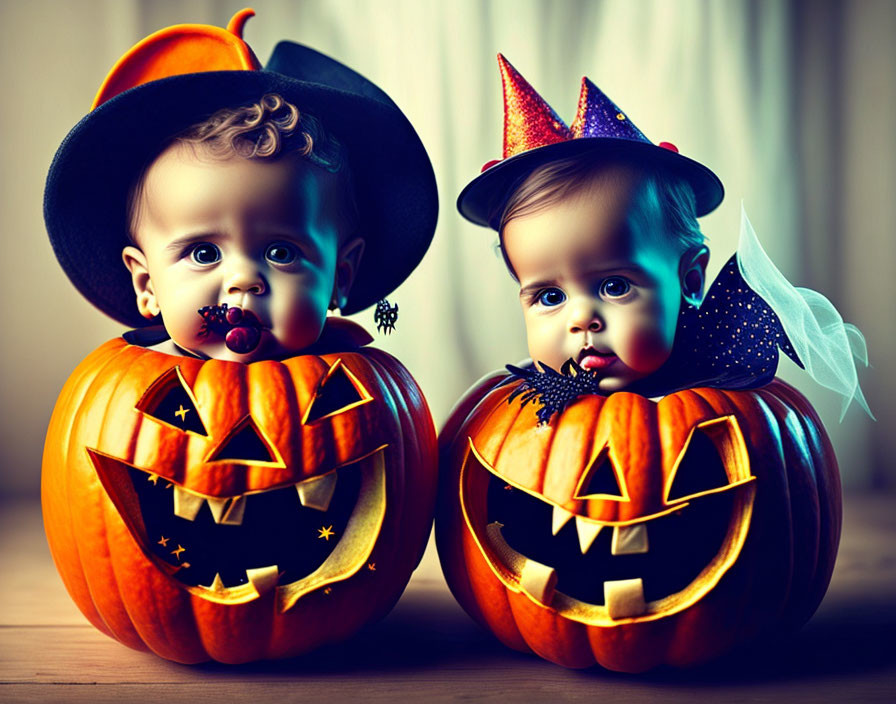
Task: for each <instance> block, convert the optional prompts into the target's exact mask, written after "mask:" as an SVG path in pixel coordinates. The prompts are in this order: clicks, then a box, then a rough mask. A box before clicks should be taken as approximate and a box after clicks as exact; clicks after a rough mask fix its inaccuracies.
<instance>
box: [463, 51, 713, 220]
mask: <svg viewBox="0 0 896 704" xmlns="http://www.w3.org/2000/svg"><path fill="white" fill-rule="evenodd" d="M498 67H499V69H500V72H501V83H502V86H503V89H504V152H503V157H502V158H501V159H497V160H495V161H490V162H488V163H487V164H486V165H485V166H484V167H483V168H482V173H481V174H480V175H479V176H477V177H476V178H475V179H473V180H472V181H471V182H470V183H469V184H467V186H466V188H464V190H463V191H462V192H461V194H460V196H459V197H458V199H457V208H458V210H459V211H460V213H461V215H463V216H464V217H465V218H467V220H470V221H471V222H474V223H476V224H477V225H485V226H487V227H491V228H493V229H495V230H497V229H498V227H499V224H500V219H501V214H502V212H503V210H504V204H506V202H507V199H508V197H509V196H510V194H511V193H513V191H514V190H515V189H516V187H517V186H518V185H519V184H520V183H521V182H522V181H523V180H524V179H525V178H526V176H528V175H529V174H530V173H531V172H532V171H533V170H534V169H536V168H538V167H539V166H541V165H543V164H546V163H548V162H551V161H556V160H558V159H565V158H568V157H572V156H577V155H579V154H583V153H586V152H587V153H593V155H594V158H595V159H602V158H613V159H616V160H619V159H622V160H630V161H632V162H633V163H635V164H641V165H644V166H649V167H652V168H660V169H663V170H665V171H668V172H669V173H671V174H673V175H676V176H678V177H679V178H681V179H683V180H684V181H686V182H687V183H689V184H690V185H691V187H692V188H693V189H694V196H695V198H696V202H697V215H698V216H701V215H706V214H707V213H709V212H711V211H713V210H714V209H715V208H716V207H717V206H718V205H719V203H721V202H722V198H723V197H724V192H725V191H724V188H723V186H722V182H721V181H720V180H719V178H718V177H717V176H716V175H715V174H714V173H713V172H712V171H711V170H710V169H708V168H707V167H705V166H703V164H701V163H699V162H697V161H694V160H693V159H689V158H688V157H686V156H683V155H681V154H679V153H678V149H677V148H676V147H675V145H673V144H670V143H668V142H660V143H659V144H658V145H657V144H654V143H653V142H651V141H650V140H649V139H648V138H647V137H646V136H645V135H644V133H643V132H641V130H639V129H638V128H637V127H636V126H635V124H634V123H633V122H632V121H631V120H630V119H629V118H628V116H627V115H626V114H625V112H623V111H622V110H621V109H620V108H619V106H618V105H617V104H616V103H614V102H613V101H612V100H610V98H609V97H607V95H606V94H604V93H603V91H601V90H600V88H598V87H597V86H596V85H594V83H592V82H591V81H590V80H589V79H588V78H583V79H582V89H581V92H580V94H579V105H578V110H577V111H576V116H575V118H574V119H573V121H572V124H571V125H570V126H568V127H567V125H566V124H565V123H564V122H563V120H562V119H560V117H559V116H558V115H557V113H556V112H555V111H554V110H553V108H551V106H550V105H548V103H547V102H546V101H545V100H544V98H542V97H541V96H540V95H539V94H538V92H537V91H536V90H535V89H534V88H533V87H532V86H531V85H530V84H529V83H528V82H527V81H526V79H525V78H523V76H522V75H521V74H520V73H519V71H517V70H516V69H515V68H514V67H513V66H512V65H511V64H510V62H509V61H507V59H505V58H504V57H503V56H502V55H501V54H498Z"/></svg>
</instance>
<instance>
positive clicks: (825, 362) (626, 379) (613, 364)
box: [458, 56, 864, 421]
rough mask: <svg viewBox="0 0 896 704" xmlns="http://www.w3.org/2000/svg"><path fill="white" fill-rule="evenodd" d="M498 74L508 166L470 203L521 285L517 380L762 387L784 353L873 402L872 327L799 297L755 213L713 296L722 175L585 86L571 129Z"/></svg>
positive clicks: (569, 394)
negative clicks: (648, 133) (869, 389)
mask: <svg viewBox="0 0 896 704" xmlns="http://www.w3.org/2000/svg"><path fill="white" fill-rule="evenodd" d="M499 66H500V69H501V76H502V83H503V88H504V102H505V117H504V154H503V157H504V158H503V159H501V160H498V161H493V162H489V163H488V164H486V165H485V167H483V172H482V173H481V174H480V175H479V176H478V177H477V178H475V179H474V180H473V181H471V182H470V183H469V184H468V185H467V187H466V188H465V189H464V190H463V191H462V193H461V194H460V196H459V198H458V209H459V210H460V212H461V214H462V215H463V216H464V217H466V218H467V219H468V220H470V221H472V222H474V223H477V224H480V225H486V226H489V227H492V228H493V229H495V230H497V232H498V236H499V242H500V250H501V253H502V255H503V257H504V261H505V263H506V264H507V268H508V269H509V271H510V273H511V275H512V276H513V277H514V279H515V280H516V281H517V282H518V283H519V285H520V294H519V295H520V303H521V305H522V310H523V318H524V320H525V324H526V335H527V339H528V347H529V354H530V355H531V357H532V364H531V365H523V368H522V369H520V368H516V367H508V368H509V370H510V371H511V373H512V374H514V375H516V376H519V377H521V378H523V379H524V381H526V382H527V383H528V384H529V385H530V388H536V389H548V388H552V389H553V391H551V392H550V393H552V394H554V396H555V397H556V398H560V397H562V398H566V399H572V398H574V397H575V396H576V395H577V394H581V393H585V392H588V393H600V394H610V393H612V392H615V391H621V390H628V391H635V392H638V393H641V394H644V395H648V396H658V395H664V394H667V393H671V392H673V391H677V390H680V389H683V388H691V387H696V386H717V387H721V388H729V389H735V388H754V387H758V386H762V385H763V384H765V383H768V382H769V381H771V380H772V378H773V377H774V374H775V371H776V369H777V363H778V350H779V349H780V350H781V351H783V352H784V353H785V354H787V355H788V356H790V357H791V358H792V359H793V360H794V361H795V362H796V363H797V364H798V365H800V366H804V367H805V368H806V370H807V371H808V372H809V373H810V374H811V375H812V376H813V378H815V379H816V381H818V382H819V383H821V384H823V385H825V386H828V387H829V388H833V389H836V390H837V391H839V392H840V393H842V394H843V396H844V398H846V399H847V401H848V400H849V399H852V398H856V399H857V400H859V401H860V403H861V404H862V405H863V407H864V399H863V398H862V396H861V390H860V389H859V386H858V381H857V377H856V372H855V364H854V361H853V354H855V355H856V356H858V357H860V358H863V357H864V344H863V340H862V338H861V334H860V333H858V331H857V330H855V328H854V327H852V326H849V325H846V324H844V323H843V322H842V319H841V318H840V316H839V314H838V313H837V311H836V309H835V308H834V307H833V306H832V305H831V304H830V303H829V302H828V301H827V299H824V297H823V296H821V295H820V294H817V293H815V292H813V291H809V290H808V289H794V288H793V287H792V286H791V285H790V284H789V283H788V282H787V281H786V279H785V278H784V277H783V276H782V275H781V274H780V272H778V270H777V269H775V267H774V265H773V264H772V263H771V261H770V260H768V258H767V257H766V256H765V253H764V252H763V251H762V248H761V247H760V246H759V243H758V241H757V240H756V238H755V235H754V234H753V233H752V228H750V227H749V223H748V222H747V221H746V219H745V218H744V221H743V230H742V233H741V244H740V246H739V249H738V253H737V255H735V256H733V257H731V259H730V260H729V261H728V262H727V264H726V265H725V266H724V267H723V269H722V272H721V273H720V275H719V277H718V278H717V279H716V280H715V282H713V284H712V286H711V287H710V288H709V291H708V293H707V295H706V301H704V289H705V288H706V267H707V264H708V262H709V249H708V248H707V247H706V245H705V244H704V241H703V240H704V237H703V234H702V233H701V231H700V227H699V225H698V223H697V218H698V217H700V216H702V215H705V214H707V213H709V212H711V211H712V210H713V209H715V208H716V207H717V206H718V205H719V203H720V202H721V201H722V198H723V196H724V189H723V187H722V184H721V181H719V179H718V177H717V176H716V175H715V174H713V173H712V171H710V170H709V169H708V168H706V167H705V166H703V165H702V164H700V163H698V162H696V161H694V160H692V159H689V158H687V157H685V156H683V155H681V154H679V153H678V149H677V148H676V147H675V146H674V145H672V144H669V143H667V142H661V143H660V144H658V145H655V144H653V143H652V142H651V141H650V140H648V139H647V138H646V137H645V136H644V134H643V133H642V132H641V131H640V130H639V129H638V128H637V127H635V126H634V125H633V124H632V123H631V121H630V120H629V119H628V117H627V116H626V114H625V113H624V112H623V111H622V110H620V108H619V107H618V106H617V105H616V104H615V103H613V102H612V101H611V100H610V99H609V98H608V97H607V96H606V95H604V94H603V93H602V92H601V91H600V90H599V89H598V88H597V87H596V86H595V85H594V84H593V83H591V81H589V80H588V79H587V78H585V79H583V81H582V91H581V95H580V97H579V106H578V112H577V114H576V117H575V119H574V120H573V122H572V124H571V125H570V126H569V127H567V126H566V125H565V124H564V123H563V121H562V120H561V119H560V118H559V117H558V116H557V114H556V113H555V112H554V111H553V110H552V109H551V107H550V106H549V105H548V104H547V103H546V102H545V101H544V100H543V99H542V98H541V97H540V96H539V95H538V93H537V92H536V91H535V90H534V89H533V88H532V86H530V85H529V84H528V83H527V82H526V81H525V79H524V78H523V77H522V76H521V75H520V74H519V73H518V72H517V71H516V70H515V69H514V68H513V66H511V65H510V63H508V62H507V60H506V59H504V57H503V56H499ZM553 372H560V375H559V376H558V375H556V374H554V375H553V376H552V373H553ZM573 377H575V381H569V379H571V378H573ZM493 381H494V377H487V378H486V379H485V380H483V382H481V383H480V384H478V385H477V386H476V387H475V390H473V391H471V394H469V395H468V397H467V398H465V399H464V400H463V401H462V402H461V404H460V406H459V409H460V410H462V409H463V408H466V406H467V404H470V403H473V402H474V401H475V398H476V397H477V396H478V395H479V394H480V393H481V392H482V391H484V390H487V389H488V388H489V385H490V384H492V383H493ZM558 384H559V386H557V385H558ZM558 394H559V395H558ZM543 398H544V397H543ZM560 406H562V403H561V404H560V405H559V406H558V405H553V406H551V405H550V404H549V405H548V406H546V407H545V409H543V412H542V413H541V415H540V416H539V418H540V420H542V421H544V420H545V419H546V418H548V417H549V416H550V415H551V413H552V412H554V411H556V410H558V409H559V407H560Z"/></svg>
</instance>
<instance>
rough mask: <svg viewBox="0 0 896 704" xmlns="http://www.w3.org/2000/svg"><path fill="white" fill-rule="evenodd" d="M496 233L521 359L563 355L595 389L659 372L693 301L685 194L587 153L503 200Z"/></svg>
mask: <svg viewBox="0 0 896 704" xmlns="http://www.w3.org/2000/svg"><path fill="white" fill-rule="evenodd" d="M499 232H500V237H501V250H502V252H503V254H504V256H505V260H506V262H507V266H508V268H509V269H510V272H511V273H512V274H513V275H514V277H515V278H516V280H517V281H518V282H519V284H520V304H521V305H522V309H523V318H524V320H525V323H526V334H527V338H528V343H529V354H530V355H531V357H532V359H533V360H534V361H535V362H536V363H538V364H540V365H547V366H549V367H551V368H552V369H555V370H556V369H560V368H561V366H562V365H563V363H564V362H565V361H566V360H568V359H573V360H575V361H576V362H577V363H578V364H579V365H580V366H581V367H582V368H583V369H587V370H589V371H592V372H593V373H594V374H595V375H597V376H598V377H599V379H600V381H599V384H598V388H599V389H600V391H602V392H606V393H610V392H612V391H618V390H620V389H623V388H625V387H627V386H628V385H630V384H632V383H633V382H635V381H637V380H639V379H642V378H644V377H645V376H647V375H648V374H651V373H653V372H655V371H656V370H657V369H659V368H660V367H661V366H662V365H663V363H664V362H665V361H666V360H667V359H668V358H669V355H670V353H671V351H672V342H673V340H674V338H675V331H676V327H677V323H678V313H679V308H680V306H681V302H682V300H684V301H686V302H687V303H690V304H692V305H699V303H700V301H701V299H702V297H703V283H704V276H705V271H706V264H707V262H708V260H709V250H708V249H707V247H706V246H705V245H704V244H703V235H702V233H701V232H700V229H699V227H698V226H697V221H696V216H695V207H694V197H693V193H692V191H691V190H690V187H689V186H688V185H687V184H686V183H683V182H682V181H680V180H677V179H674V178H672V177H668V176H665V175H663V174H661V173H659V172H657V171H651V170H648V169H645V168H639V167H638V166H634V165H629V164H624V163H613V162H612V161H611V162H607V161H604V160H601V159H595V158H594V157H593V156H592V155H588V154H586V155H583V156H581V157H578V158H568V159H564V160H560V161H556V162H552V163H549V164H547V165H545V166H542V167H539V168H537V169H536V170H535V171H533V173H532V174H531V175H530V176H529V177H528V178H526V180H525V181H524V182H523V183H522V184H521V185H520V186H519V188H517V189H516V190H515V191H514V192H513V194H512V195H511V196H510V198H509V200H508V203H507V206H506V208H505V209H504V212H503V215H502V216H501V225H500V231H499ZM547 233H550V235H549V236H546V235H547Z"/></svg>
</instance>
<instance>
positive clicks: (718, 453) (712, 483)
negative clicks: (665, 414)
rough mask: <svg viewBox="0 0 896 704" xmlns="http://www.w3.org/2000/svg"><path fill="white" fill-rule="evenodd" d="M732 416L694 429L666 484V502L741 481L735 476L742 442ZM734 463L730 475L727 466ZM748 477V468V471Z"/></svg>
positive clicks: (690, 496)
mask: <svg viewBox="0 0 896 704" xmlns="http://www.w3.org/2000/svg"><path fill="white" fill-rule="evenodd" d="M736 426H737V423H736V421H735V420H734V419H733V418H721V419H715V420H712V421H708V422H706V423H701V424H700V425H698V426H697V427H696V428H694V429H693V430H692V431H691V435H690V437H689V438H688V440H687V443H686V444H685V447H684V450H683V451H682V453H681V455H680V456H679V458H678V461H677V462H676V464H675V469H674V470H673V474H672V476H671V477H670V480H669V482H670V483H667V486H668V491H667V492H666V503H673V502H677V501H683V500H685V499H692V498H695V497H697V496H701V495H703V494H711V493H714V492H716V491H718V490H720V489H724V488H725V487H728V486H730V485H731V484H732V482H735V481H738V480H740V479H741V477H739V476H736V475H737V474H738V473H740V474H743V473H744V471H740V472H739V471H738V465H739V464H747V466H748V461H746V460H741V459H740V455H741V454H742V451H741V450H742V446H743V441H742V440H741V441H740V442H738V437H740V431H739V429H738V428H737V427H736ZM726 465H730V466H731V474H730V475H729V471H728V466H726ZM745 472H746V475H747V476H749V470H748V469H747V470H745Z"/></svg>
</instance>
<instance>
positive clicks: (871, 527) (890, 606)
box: [0, 494, 896, 704]
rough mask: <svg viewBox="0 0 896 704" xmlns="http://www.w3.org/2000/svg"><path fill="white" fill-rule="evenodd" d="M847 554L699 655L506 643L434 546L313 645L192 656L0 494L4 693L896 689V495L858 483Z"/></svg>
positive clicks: (810, 696)
mask: <svg viewBox="0 0 896 704" xmlns="http://www.w3.org/2000/svg"><path fill="white" fill-rule="evenodd" d="M844 512H845V515H844V530H843V539H842V542H841V546H840V554H839V558H838V561H837V569H836V571H835V573H834V579H833V581H832V583H831V586H830V589H829V590H828V594H827V596H826V598H825V601H824V603H823V604H822V605H821V608H820V609H819V611H818V613H817V614H816V615H815V617H814V618H813V619H812V620H811V621H810V622H809V623H808V624H807V625H806V626H805V627H804V628H803V629H802V630H801V631H800V632H799V633H798V634H796V635H795V636H794V637H793V638H792V639H788V640H786V641H784V642H781V643H777V644H765V645H764V646H763V647H759V648H752V649H750V650H748V651H747V652H741V653H738V654H736V655H734V656H729V657H726V658H725V659H724V660H722V661H719V662H716V663H714V664H712V665H709V666H704V667H702V668H700V669H697V670H688V671H672V670H661V671H655V672H652V673H650V674H647V675H639V676H631V675H620V674H616V673H611V672H607V671H605V670H602V669H601V668H597V667H595V668H592V669H590V670H584V671H576V670H565V669H563V668H561V667H558V666H556V665H552V664H551V663H548V662H545V661H542V660H540V659H539V658H537V657H535V656H528V655H523V654H520V653H515V652H513V651H511V650H508V649H507V648H505V647H504V646H502V645H501V644H500V643H499V642H497V641H496V640H494V639H493V638H492V637H491V636H490V635H489V634H487V633H485V632H483V631H482V630H481V629H480V628H479V627H478V626H477V625H476V624H475V623H474V622H473V621H472V620H470V618H469V617H468V616H467V615H466V614H465V613H464V612H463V611H462V610H461V609H460V607H459V606H458V605H457V603H456V602H455V601H454V599H453V598H452V597H451V594H450V593H449V592H448V589H447V587H446V586H445V582H444V580H443V579H442V574H441V570H440V568H439V563H438V558H437V556H436V554H435V549H434V545H433V544H432V543H430V546H429V549H428V550H427V553H426V556H425V557H424V559H423V562H422V564H421V565H420V567H419V569H418V570H417V571H416V572H415V574H414V577H413V579H412V580H411V583H410V585H409V586H408V589H407V590H406V591H405V593H404V596H403V597H402V599H401V601H400V602H399V603H398V605H397V606H396V608H395V609H394V611H393V612H392V613H391V614H390V615H389V616H388V617H387V618H385V619H384V620H383V621H381V622H380V623H378V624H376V625H374V626H371V627H369V628H368V629H367V630H366V631H364V632H362V633H360V634H359V635H358V636H356V637H355V638H354V639H352V640H351V641H349V642H347V643H344V644H341V645H338V646H329V647H326V648H324V649H321V650H319V651H317V652H315V653H312V654H311V655H309V656H305V657H303V658H299V659H294V660H288V661H277V662H267V663H257V664H252V665H244V666H237V667H233V666H224V665H218V664H206V665H200V666H184V665H177V664H175V663H171V662H167V661H165V660H162V659H160V658H158V657H156V656H154V655H152V654H149V653H141V652H137V651H133V650H130V649H129V648H126V647H125V646H123V645H120V644H119V643H117V642H115V641H113V640H111V639H109V638H107V637H106V636H104V635H103V634H101V633H100V632H99V631H97V630H95V629H94V628H93V627H92V626H91V625H90V624H89V623H88V622H87V621H86V620H85V619H84V617H83V616H81V613H80V612H79V611H78V610H77V609H76V608H75V606H74V605H73V604H72V602H71V601H70V600H69V598H68V595H67V594H66V592H65V589H64V588H63V586H62V582H61V580H60V579H59V577H58V575H57V574H56V570H55V568H54V566H53V562H52V560H51V558H50V554H49V551H48V549H47V546H46V541H45V540H44V536H43V527H42V524H41V518H40V506H39V503H38V502H37V501H36V500H30V501H24V500H20V501H15V502H12V501H9V500H7V501H5V502H3V503H2V504H0V556H2V562H0V564H2V565H5V567H4V568H3V584H4V588H3V593H4V597H3V600H2V607H0V702H48V701H59V702H106V701H116V702H131V701H134V702H137V701H139V702H154V701H165V702H181V701H183V702H186V701H190V702H198V701H215V702H219V701H220V702H224V701H245V702H249V701H263V702H268V701H277V702H292V701H296V702H298V701H309V702H311V701H313V702H328V701H346V700H354V701H359V700H360V701H395V700H401V701H435V702H439V701H448V700H472V701H510V702H530V701H566V700H588V701H594V702H600V703H601V704H613V703H615V702H635V701H642V700H643V701H651V702H692V701H694V700H695V699H696V698H700V699H703V700H705V701H711V702H716V701H718V702H726V703H727V702H767V701H769V702H770V701H787V702H818V701H837V702H859V701H862V702H872V701H880V702H890V703H892V702H896V495H892V494H890V495H887V494H884V495H855V496H848V497H847V500H846V502H845V508H844Z"/></svg>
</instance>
